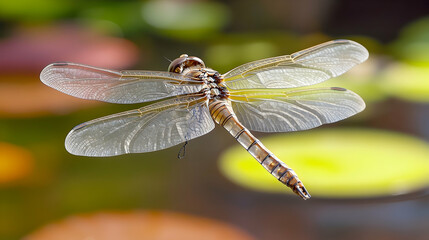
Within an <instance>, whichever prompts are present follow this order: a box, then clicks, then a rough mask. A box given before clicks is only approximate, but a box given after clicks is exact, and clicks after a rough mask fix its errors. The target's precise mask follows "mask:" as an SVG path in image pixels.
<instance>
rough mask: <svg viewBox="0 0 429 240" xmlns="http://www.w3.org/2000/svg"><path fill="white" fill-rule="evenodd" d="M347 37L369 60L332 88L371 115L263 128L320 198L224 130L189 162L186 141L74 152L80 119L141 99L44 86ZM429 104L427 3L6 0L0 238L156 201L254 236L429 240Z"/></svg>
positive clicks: (222, 65)
mask: <svg viewBox="0 0 429 240" xmlns="http://www.w3.org/2000/svg"><path fill="white" fill-rule="evenodd" d="M338 38H345V39H351V40H355V41H357V42H359V43H361V44H362V45H364V46H365V47H366V48H367V49H368V50H369V52H370V58H369V60H368V61H367V62H365V63H363V64H361V65H359V66H357V67H355V68H354V69H352V70H351V71H350V72H349V73H347V74H345V75H343V76H341V77H339V78H337V79H333V80H330V81H328V82H327V83H326V84H327V85H330V86H339V87H346V88H348V89H350V90H352V91H354V92H356V93H358V94H359V95H361V96H362V98H363V99H364V100H365V102H366V103H367V108H366V110H365V111H364V112H362V113H360V114H358V115H357V116H354V117H352V118H351V119H348V120H345V121H342V122H339V123H335V124H331V125H328V126H323V127H321V128H322V130H319V129H317V130H310V131H307V132H305V133H293V134H288V133H279V134H275V136H274V135H269V134H262V133H255V135H256V136H257V137H260V139H261V140H262V142H264V143H265V140H264V139H266V142H267V143H266V146H267V147H269V148H272V151H273V152H274V153H277V152H278V153H279V157H281V156H280V155H282V156H284V158H282V157H281V159H283V160H284V161H285V162H286V163H287V164H289V165H290V166H291V167H292V168H294V169H295V171H296V172H297V173H298V175H299V176H301V179H302V180H303V181H304V183H305V184H306V186H307V187H308V190H309V191H310V193H313V192H314V194H313V198H312V199H311V200H309V201H305V202H304V201H302V200H301V199H299V198H298V197H297V196H295V195H291V194H290V190H289V189H287V188H286V187H284V186H282V185H281V184H280V183H278V182H277V180H276V179H274V178H273V177H271V176H269V174H268V173H266V172H265V170H264V169H263V168H262V167H260V166H257V165H258V164H257V163H256V161H254V160H249V161H247V160H246V158H247V153H246V151H245V150H243V149H239V150H238V149H235V148H239V146H238V143H236V142H235V140H234V139H233V138H232V137H231V136H229V135H228V133H227V132H226V131H224V130H223V129H221V128H220V127H217V128H216V129H215V130H214V131H213V132H212V133H210V134H207V135H205V136H203V137H201V138H198V139H196V140H192V141H190V142H189V144H188V145H187V151H186V158H185V159H181V160H179V159H177V158H176V156H177V153H178V152H179V150H180V148H181V146H176V147H173V148H170V149H167V150H163V151H159V152H153V153H146V154H132V155H126V156H118V157H110V158H88V157H77V156H73V155H70V154H69V153H67V152H66V151H65V149H64V138H65V136H66V134H67V133H68V132H69V130H70V129H71V128H72V127H73V126H75V125H77V124H79V123H82V122H84V121H88V120H90V119H94V118H97V117H101V116H104V115H108V114H112V113H116V112H119V111H125V110H129V109H133V108H136V107H139V106H142V104H140V105H131V106H130V105H114V104H106V103H99V102H95V101H89V100H81V99H76V98H73V97H70V96H67V95H65V94H62V93H60V92H57V91H55V90H53V89H50V88H49V87H47V86H45V85H43V84H42V83H41V82H40V80H39V73H40V71H41V70H42V69H43V67H44V66H46V65H47V64H49V63H51V62H56V61H70V62H79V63H83V64H89V65H94V66H98V67H103V68H111V69H146V70H161V71H164V70H166V69H167V67H168V65H169V61H168V60H167V59H174V58H176V57H178V56H179V55H180V54H182V53H187V54H189V55H194V56H199V57H200V58H202V59H203V60H204V61H205V63H206V65H207V66H208V67H210V68H213V69H216V70H218V71H219V72H221V73H224V72H226V71H228V70H230V69H232V68H234V67H236V66H238V65H239V64H243V63H246V62H249V61H252V60H257V59H261V58H265V57H272V56H278V55H284V54H290V53H293V52H295V51H298V50H301V49H304V48H307V47H310V46H313V45H316V44H319V43H322V42H324V41H328V40H331V39H338ZM428 102H429V4H428V2H427V1H426V0H409V1H399V0H392V1H370V0H360V1H353V0H342V1H341V0H304V1H292V0H265V1H262V0H246V1H244V0H238V1H214V0H212V1H209V0H207V1H202V0H200V1H199V0H182V1H180V0H178V1H173V0H159V1H131V0H129V1H113V0H111V1H83V0H74V1H72V0H62V1H59V0H58V1H55V0H38V1H30V0H14V1H0V239H5V240H6V239H22V238H23V237H24V236H28V235H30V237H29V238H28V239H43V238H37V237H34V238H31V236H35V235H31V233H32V232H37V231H38V229H41V228H43V227H44V226H46V225H47V224H50V223H55V222H58V221H59V220H61V219H64V218H69V217H71V216H75V215H79V214H83V213H100V212H101V213H103V212H109V211H127V212H134V211H145V210H154V209H155V210H157V211H161V212H162V211H172V212H180V213H182V214H185V215H192V216H198V217H202V218H208V219H214V220H217V221H219V222H223V223H224V224H227V225H228V226H230V227H231V228H234V229H237V231H238V230H239V229H241V231H244V232H246V233H247V236H248V237H249V238H246V239H250V238H253V239H274V240H275V239H428V238H429V196H428V195H427V188H428V186H429V145H428V143H427V142H428V141H429V124H428V123H429V103H428ZM279 144H280V145H279ZM231 148H232V150H231ZM285 149H286V150H285ZM231 151H233V152H231ZM234 151H235V152H234ZM237 151H238V152H237ZM310 153H311V154H310ZM253 161H254V163H253ZM250 162H251V163H250ZM252 164H254V165H252ZM254 166H255V168H254ZM265 177H267V178H265ZM244 180H246V181H244ZM306 180H307V181H306ZM261 183H263V184H261ZM312 189H314V191H312ZM120 219H122V218H120ZM118 221H119V220H118ZM172 221H173V220H172ZM174 221H180V220H177V218H174ZM192 221H195V222H198V220H192ZM149 222H150V221H149ZM85 224H88V223H87V222H85ZM141 224H150V223H143V222H141ZM166 231H168V228H167V230H166ZM190 231H191V230H190ZM184 236H185V235H183V236H181V235H176V237H175V239H183V238H185V239H189V237H184ZM45 239H47V238H45ZM54 239H65V238H59V237H57V238H54ZM71 239H72V238H71ZM74 239H85V238H74ZM87 239H95V238H87ZM97 239H98V238H97ZM124 239H125V238H124ZM128 239H132V238H128ZM133 239H155V238H150V237H144V236H139V237H137V236H136V237H135V238H133ZM230 239H238V238H230ZM240 239H241V238H240ZM243 239H244V238H243Z"/></svg>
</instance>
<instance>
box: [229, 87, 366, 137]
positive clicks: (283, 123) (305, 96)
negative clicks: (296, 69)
mask: <svg viewBox="0 0 429 240" xmlns="http://www.w3.org/2000/svg"><path fill="white" fill-rule="evenodd" d="M231 100H232V108H233V110H234V112H235V114H236V115H237V117H238V119H239V120H240V122H241V123H243V125H244V126H246V127H247V128H249V129H250V130H254V131H260V132H289V131H300V130H306V129H311V128H315V127H318V126H320V125H322V124H326V123H332V122H336V121H339V120H342V119H345V118H348V117H350V116H352V115H354V114H356V113H358V112H360V111H362V110H363V109H364V108H365V103H364V101H363V100H362V98H361V97H359V95H357V94H355V93H354V92H352V91H349V90H347V89H344V88H324V89H322V88H321V89H306V90H293V91H275V92H260V91H256V92H253V93H252V92H249V93H247V94H246V93H244V92H243V93H241V95H235V96H234V95H232V96H231Z"/></svg>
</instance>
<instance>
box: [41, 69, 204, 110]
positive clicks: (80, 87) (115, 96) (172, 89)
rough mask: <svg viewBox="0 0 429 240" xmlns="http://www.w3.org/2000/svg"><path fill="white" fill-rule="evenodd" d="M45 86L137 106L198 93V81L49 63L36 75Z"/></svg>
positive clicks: (165, 73)
mask: <svg viewBox="0 0 429 240" xmlns="http://www.w3.org/2000/svg"><path fill="white" fill-rule="evenodd" d="M40 79H41V80H42V82H43V83H45V84H46V85H48V86H50V87H52V88H54V89H57V90H59V91H61V92H64V93H66V94H69V95H71V96H74V97H79V98H84V99H93V100H100V101H104V102H111V103H140V102H146V101H153V100H157V99H162V98H167V97H171V96H176V95H181V94H188V93H195V92H199V91H200V90H201V88H202V82H201V81H195V80H191V79H188V78H186V77H184V76H182V75H179V74H175V73H170V72H156V71H112V70H107V69H101V68H96V67H91V66H86V65H82V64H76V63H53V64H50V65H48V66H46V67H45V68H44V69H43V71H42V72H41V74H40Z"/></svg>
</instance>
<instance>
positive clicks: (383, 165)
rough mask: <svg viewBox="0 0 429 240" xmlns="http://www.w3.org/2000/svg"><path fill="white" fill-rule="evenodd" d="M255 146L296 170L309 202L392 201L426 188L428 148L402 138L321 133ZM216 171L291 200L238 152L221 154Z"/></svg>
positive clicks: (282, 136) (269, 140)
mask: <svg viewBox="0 0 429 240" xmlns="http://www.w3.org/2000/svg"><path fill="white" fill-rule="evenodd" d="M260 140H261V141H262V142H263V143H264V144H265V145H266V146H267V147H268V148H269V149H270V150H271V151H272V152H273V153H274V154H276V156H277V157H279V158H280V159H281V160H283V161H284V162H286V164H288V165H289V166H290V167H292V168H293V169H294V170H295V172H296V173H297V174H298V176H299V177H300V179H301V180H302V181H303V182H304V184H305V186H306V188H307V189H308V190H309V192H310V193H311V194H312V196H314V197H322V198H370V197H381V196H391V195H399V194H405V193H409V192H413V191H416V190H420V189H423V188H426V187H427V186H428V185H429V144H428V143H426V142H424V141H421V140H419V139H416V138H413V137H410V136H407V135H403V134H398V133H393V132H386V131H380V130H373V129H336V130H329V129H324V130H312V131H308V132H299V133H289V134H279V135H275V136H271V137H266V138H263V139H260ZM219 165H220V169H221V171H222V172H223V173H224V175H225V176H226V177H227V178H228V179H230V180H231V181H232V182H234V183H236V184H238V185H240V186H243V187H246V188H249V189H253V190H256V191H263V192H269V193H286V194H292V192H291V191H289V189H288V188H287V187H285V186H284V185H283V184H281V183H280V182H279V181H277V180H276V179H275V178H274V177H272V176H271V175H270V174H269V173H268V172H266V170H265V169H264V168H263V167H262V166H260V164H259V163H258V162H256V160H254V159H253V158H252V157H251V156H250V154H248V153H247V152H246V150H244V149H242V148H241V147H239V146H236V147H233V148H231V149H229V150H228V151H226V152H225V153H224V154H223V155H222V157H221V161H220V162H219Z"/></svg>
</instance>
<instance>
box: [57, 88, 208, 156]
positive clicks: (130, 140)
mask: <svg viewBox="0 0 429 240" xmlns="http://www.w3.org/2000/svg"><path fill="white" fill-rule="evenodd" d="M213 128H214V122H213V120H212V118H211V117H210V113H209V110H208V107H207V99H206V98H205V97H201V96H200V97H195V96H194V97H181V98H174V99H170V100H166V101H162V102H159V103H154V104H152V105H149V106H145V107H142V108H140V109H136V110H131V111H126V112H122V113H118V114H113V115H110V116H106V117H102V118H98V119H95V120H92V121H89V122H86V123H83V124H80V125H78V126H76V127H75V128H73V130H71V131H70V133H69V134H68V135H67V138H66V142H65V145H66V149H67V151H69V152H70V153H72V154H75V155H82V156H100V157H101V156H114V155H120V154H126V153H141V152H151V151H157V150H161V149H164V148H169V147H171V146H174V145H177V144H179V143H182V142H185V141H188V140H190V139H193V138H196V137H199V136H201V135H204V134H206V133H208V132H210V131H211V130H212V129H213Z"/></svg>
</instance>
